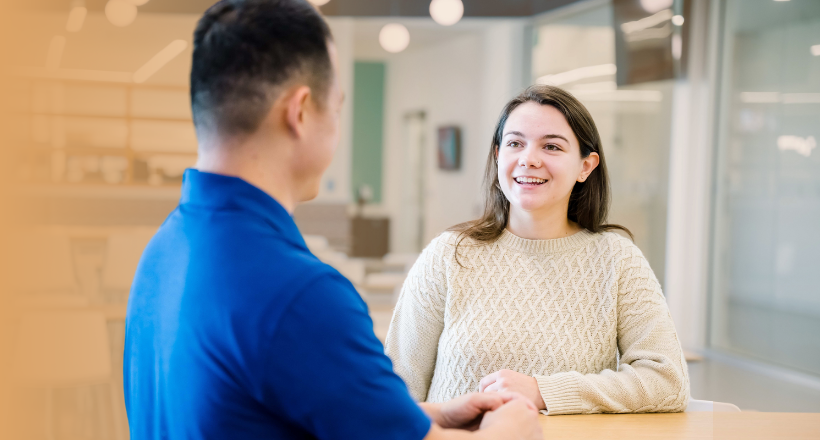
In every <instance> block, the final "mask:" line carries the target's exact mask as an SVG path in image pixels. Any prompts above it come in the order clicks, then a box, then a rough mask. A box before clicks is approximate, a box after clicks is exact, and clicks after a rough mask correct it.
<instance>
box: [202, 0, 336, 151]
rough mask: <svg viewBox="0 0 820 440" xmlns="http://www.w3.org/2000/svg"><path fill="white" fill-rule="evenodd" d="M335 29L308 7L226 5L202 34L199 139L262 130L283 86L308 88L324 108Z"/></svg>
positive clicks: (269, 2)
mask: <svg viewBox="0 0 820 440" xmlns="http://www.w3.org/2000/svg"><path fill="white" fill-rule="evenodd" d="M331 38H332V37H331V34H330V29H329V28H328V26H327V24H326V23H325V21H324V19H322V17H321V15H320V14H319V12H318V11H317V10H316V8H315V7H313V6H312V5H311V4H309V3H308V2H307V1H306V0H222V1H220V2H218V3H216V4H215V5H213V6H211V7H210V8H208V10H207V11H205V15H203V16H202V18H201V19H200V20H199V23H198V24H197V27H196V30H195V31H194V55H193V64H192V66H191V108H192V111H193V116H194V125H195V126H196V129H197V132H202V131H203V130H204V131H205V132H211V133H213V132H216V133H219V134H222V135H229V136H230V135H241V134H250V133H253V132H254V131H256V129H257V128H258V127H259V124H260V123H261V122H262V119H263V118H264V117H265V115H267V113H268V111H270V108H271V105H272V104H273V101H274V100H275V99H276V97H277V96H278V94H279V92H280V91H281V89H282V87H281V86H283V85H285V84H286V83H288V82H290V81H291V80H294V79H299V80H302V81H304V82H305V83H306V84H307V85H308V86H309V87H310V88H311V91H312V95H313V99H314V100H315V102H316V103H317V104H319V105H322V104H324V100H325V99H326V97H327V92H328V89H329V88H330V83H331V81H332V76H333V66H332V65H331V62H330V55H329V53H328V47H327V43H328V41H330V40H331Z"/></svg>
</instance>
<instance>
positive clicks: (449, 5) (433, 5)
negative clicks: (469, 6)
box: [430, 0, 464, 26]
mask: <svg viewBox="0 0 820 440" xmlns="http://www.w3.org/2000/svg"><path fill="white" fill-rule="evenodd" d="M430 16H431V17H433V20H435V22H436V23H438V24H440V25H442V26H450V25H453V24H456V23H458V21H459V20H461V17H463V16H464V3H461V0H433V1H431V2H430Z"/></svg>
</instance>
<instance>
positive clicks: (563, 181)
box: [497, 102, 598, 213]
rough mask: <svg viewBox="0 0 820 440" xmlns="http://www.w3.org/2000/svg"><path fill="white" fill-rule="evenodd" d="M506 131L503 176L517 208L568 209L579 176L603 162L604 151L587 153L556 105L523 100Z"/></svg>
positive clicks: (534, 210)
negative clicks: (582, 149)
mask: <svg viewBox="0 0 820 440" xmlns="http://www.w3.org/2000/svg"><path fill="white" fill-rule="evenodd" d="M502 134H503V137H502V138H501V145H499V147H498V152H497V155H498V182H499V184H500V185H501V191H502V192H503V193H504V195H505V196H506V197H507V200H509V201H510V209H511V211H517V210H523V211H528V212H531V213H537V212H544V211H552V210H553V209H563V210H564V212H565V213H566V210H567V206H568V205H569V196H570V193H571V192H572V188H573V186H574V185H575V182H582V181H584V180H586V178H587V177H588V176H589V173H591V172H592V170H594V169H595V167H596V166H597V165H598V154H597V153H590V155H589V156H588V157H586V158H582V157H581V150H580V146H579V145H578V139H576V137H575V134H574V133H573V132H572V128H570V126H569V123H567V120H566V118H564V115H563V114H561V112H559V111H558V110H557V109H556V108H555V107H553V106H550V105H540V104H538V103H535V102H525V103H523V104H521V105H519V106H518V107H516V108H515V110H513V111H512V113H511V114H510V116H509V117H508V118H507V122H506V124H505V125H504V130H503V132H502ZM511 213H512V212H511Z"/></svg>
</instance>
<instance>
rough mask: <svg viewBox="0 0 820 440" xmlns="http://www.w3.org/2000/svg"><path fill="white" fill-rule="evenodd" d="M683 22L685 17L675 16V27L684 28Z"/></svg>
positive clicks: (673, 19) (673, 21)
mask: <svg viewBox="0 0 820 440" xmlns="http://www.w3.org/2000/svg"><path fill="white" fill-rule="evenodd" d="M683 22H684V19H683V15H675V16H673V17H672V24H674V25H675V26H683Z"/></svg>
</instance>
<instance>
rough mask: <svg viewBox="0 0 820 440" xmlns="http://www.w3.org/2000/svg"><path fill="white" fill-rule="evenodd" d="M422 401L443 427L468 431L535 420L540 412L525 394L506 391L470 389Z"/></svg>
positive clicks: (422, 405)
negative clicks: (439, 399) (439, 400)
mask: <svg viewBox="0 0 820 440" xmlns="http://www.w3.org/2000/svg"><path fill="white" fill-rule="evenodd" d="M420 405H421V407H422V409H424V411H425V412H426V413H427V414H428V415H429V416H430V417H431V418H432V419H433V421H435V422H436V424H437V425H439V426H441V427H442V428H449V429H464V430H468V431H476V430H478V429H479V428H481V429H484V428H489V427H491V426H492V425H505V424H510V425H511V426H521V425H525V424H526V423H531V422H532V421H534V420H535V419H534V417H535V416H536V415H537V414H538V413H537V410H536V408H535V405H533V403H532V402H531V401H529V400H528V399H527V398H525V397H524V396H522V395H521V394H518V393H513V392H503V391H502V392H498V393H469V394H465V395H463V396H460V397H457V398H455V399H452V400H448V401H447V402H444V403H421V404H420ZM530 418H532V420H529V419H530ZM498 427H500V426H498Z"/></svg>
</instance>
